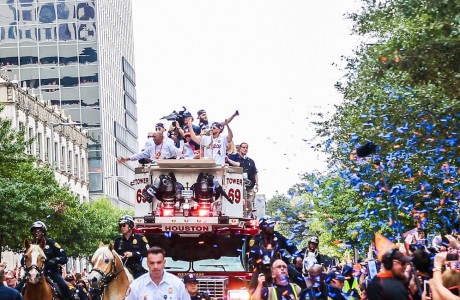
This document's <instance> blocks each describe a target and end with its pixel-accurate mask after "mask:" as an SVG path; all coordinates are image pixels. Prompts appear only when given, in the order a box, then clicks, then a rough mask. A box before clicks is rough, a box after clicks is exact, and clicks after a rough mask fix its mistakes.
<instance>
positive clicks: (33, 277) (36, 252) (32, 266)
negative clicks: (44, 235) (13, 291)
mask: <svg viewBox="0 0 460 300" xmlns="http://www.w3.org/2000/svg"><path fill="white" fill-rule="evenodd" d="M45 245H46V241H45V239H42V240H41V241H40V244H38V245H36V244H31V243H30V242H29V240H28V239H25V240H24V247H25V249H26V253H25V254H24V269H25V273H26V274H25V276H26V278H27V285H26V289H25V291H24V299H25V300H51V299H53V300H56V299H59V298H58V297H57V295H56V294H55V290H54V289H53V287H52V286H51V285H50V284H49V282H48V279H47V278H46V276H45V274H44V273H43V267H44V265H45V260H46V255H45V252H43V248H44V247H45Z"/></svg>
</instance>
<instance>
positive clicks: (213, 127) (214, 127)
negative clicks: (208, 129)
mask: <svg viewBox="0 0 460 300" xmlns="http://www.w3.org/2000/svg"><path fill="white" fill-rule="evenodd" d="M212 129H220V128H219V127H216V126H212Z"/></svg>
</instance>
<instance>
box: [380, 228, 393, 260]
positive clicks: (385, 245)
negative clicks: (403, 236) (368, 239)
mask: <svg viewBox="0 0 460 300" xmlns="http://www.w3.org/2000/svg"><path fill="white" fill-rule="evenodd" d="M395 248H396V249H397V248H398V246H396V245H395V243H393V242H392V241H390V240H389V239H387V238H386V237H384V236H383V235H382V234H381V233H380V232H376V233H375V249H376V250H377V258H378V259H379V261H382V255H383V254H384V253H385V252H387V251H388V250H390V249H395Z"/></svg>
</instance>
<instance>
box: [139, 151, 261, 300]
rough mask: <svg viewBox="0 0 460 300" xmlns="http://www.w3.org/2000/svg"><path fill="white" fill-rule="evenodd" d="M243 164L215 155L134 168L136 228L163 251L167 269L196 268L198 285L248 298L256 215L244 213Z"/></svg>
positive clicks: (229, 299)
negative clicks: (223, 160) (232, 164)
mask: <svg viewBox="0 0 460 300" xmlns="http://www.w3.org/2000/svg"><path fill="white" fill-rule="evenodd" d="M243 184H244V178H243V173H242V169H241V168H234V167H229V166H216V165H215V163H214V160H208V159H197V160H163V161H158V164H157V165H147V166H143V167H138V168H137V169H136V179H135V181H134V182H133V185H134V186H135V187H136V190H137V201H136V203H135V218H134V220H135V231H136V232H138V233H142V234H144V235H145V236H146V237H147V239H148V241H149V245H150V246H160V247H162V248H163V249H165V251H166V256H167V257H166V270H167V271H168V272H171V273H173V274H175V275H177V276H179V277H183V276H185V275H186V274H189V273H194V274H195V275H196V276H197V279H198V285H199V291H201V292H207V293H208V294H209V295H210V296H211V297H213V298H215V299H219V300H224V299H226V300H235V299H248V292H247V287H248V285H249V281H250V279H251V276H252V273H251V267H250V266H249V264H248V253H249V241H250V239H251V237H252V236H254V235H255V234H257V233H258V231H259V230H258V226H257V221H256V220H253V219H250V218H245V217H244V199H243V188H244V185H243Z"/></svg>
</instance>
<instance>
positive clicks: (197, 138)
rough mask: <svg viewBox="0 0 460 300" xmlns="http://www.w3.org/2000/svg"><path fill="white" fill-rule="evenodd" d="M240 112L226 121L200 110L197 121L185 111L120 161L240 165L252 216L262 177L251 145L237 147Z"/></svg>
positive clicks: (158, 126)
mask: <svg viewBox="0 0 460 300" xmlns="http://www.w3.org/2000/svg"><path fill="white" fill-rule="evenodd" d="M238 115H239V114H238V112H235V113H234V114H233V115H231V116H230V117H229V118H227V119H225V120H223V121H220V122H210V121H209V120H208V115H207V113H206V111H205V110H204V109H200V110H198V112H197V122H196V123H195V124H194V123H193V122H194V120H195V119H194V118H193V116H192V114H191V113H190V112H189V111H183V112H182V114H181V120H180V121H178V120H172V121H170V122H171V123H170V125H169V126H167V125H165V124H164V123H162V122H158V123H156V124H155V131H150V132H148V135H147V141H146V143H145V146H144V148H143V150H142V151H141V152H139V153H135V154H133V155H131V156H121V157H119V158H118V159H117V161H118V162H119V163H122V164H124V163H126V162H128V161H138V162H139V163H140V164H154V163H156V162H157V161H158V160H162V159H202V158H212V159H213V160H214V161H215V164H216V165H225V164H227V165H231V166H234V167H241V168H243V176H244V179H245V192H246V194H247V197H245V198H246V199H247V200H246V215H247V216H249V217H252V216H254V201H255V198H256V194H257V192H258V191H259V177H258V175H257V173H258V171H257V167H256V163H255V161H254V160H253V159H252V158H250V157H249V156H248V150H249V144H248V143H247V142H242V143H239V144H237V145H236V146H235V142H234V139H233V131H232V129H231V128H230V122H231V121H232V120H233V119H234V118H235V117H236V116H238ZM181 124H182V126H181ZM167 128H168V129H167Z"/></svg>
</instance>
